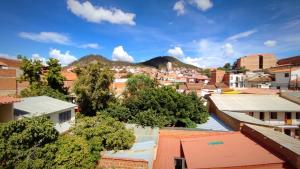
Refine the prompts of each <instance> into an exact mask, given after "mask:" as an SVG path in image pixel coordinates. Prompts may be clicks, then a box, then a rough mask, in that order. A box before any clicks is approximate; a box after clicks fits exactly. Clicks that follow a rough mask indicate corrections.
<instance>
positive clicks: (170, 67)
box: [167, 62, 172, 71]
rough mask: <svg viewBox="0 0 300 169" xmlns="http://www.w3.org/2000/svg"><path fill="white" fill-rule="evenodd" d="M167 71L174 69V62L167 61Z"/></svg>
mask: <svg viewBox="0 0 300 169" xmlns="http://www.w3.org/2000/svg"><path fill="white" fill-rule="evenodd" d="M167 71H172V63H171V62H168V63H167Z"/></svg>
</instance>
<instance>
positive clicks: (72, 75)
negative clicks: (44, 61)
mask: <svg viewBox="0 0 300 169" xmlns="http://www.w3.org/2000/svg"><path fill="white" fill-rule="evenodd" d="M61 75H63V76H64V77H65V78H66V80H67V81H75V80H76V79H77V75H76V73H73V72H67V71H62V72H61Z"/></svg>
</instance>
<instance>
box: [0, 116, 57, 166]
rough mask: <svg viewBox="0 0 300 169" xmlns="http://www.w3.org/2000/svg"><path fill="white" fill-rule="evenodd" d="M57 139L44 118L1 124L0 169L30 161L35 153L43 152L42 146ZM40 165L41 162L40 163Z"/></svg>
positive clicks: (50, 123) (51, 125) (53, 130)
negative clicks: (0, 168)
mask: <svg viewBox="0 0 300 169" xmlns="http://www.w3.org/2000/svg"><path fill="white" fill-rule="evenodd" d="M57 137H58V132H57V131H56V130H55V129H54V128H53V124H52V122H51V121H49V120H48V119H47V118H46V117H39V118H33V119H22V120H18V121H10V122H8V123H5V124H1V125H0V161H1V162H0V164H1V167H3V168H13V167H14V166H18V165H19V164H20V163H22V164H23V160H27V159H30V157H31V156H35V153H37V152H40V153H41V152H43V147H44V145H46V144H49V143H52V142H53V141H55V140H56V139H57ZM40 163H43V162H42V161H40V162H39V164H40ZM23 165H24V164H23ZM37 165H38V164H37ZM41 165H42V164H41Z"/></svg>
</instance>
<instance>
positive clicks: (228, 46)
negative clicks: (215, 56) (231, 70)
mask: <svg viewBox="0 0 300 169" xmlns="http://www.w3.org/2000/svg"><path fill="white" fill-rule="evenodd" d="M222 49H223V50H224V55H225V56H232V55H233V54H234V50H233V46H232V44H231V43H226V44H225V45H223V46H222Z"/></svg>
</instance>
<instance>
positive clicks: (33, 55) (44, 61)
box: [31, 53, 47, 65]
mask: <svg viewBox="0 0 300 169" xmlns="http://www.w3.org/2000/svg"><path fill="white" fill-rule="evenodd" d="M31 58H32V59H34V60H40V61H41V62H42V64H43V65H47V63H46V62H47V59H46V58H44V57H42V56H40V55H39V54H38V53H34V54H32V55H31Z"/></svg>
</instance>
